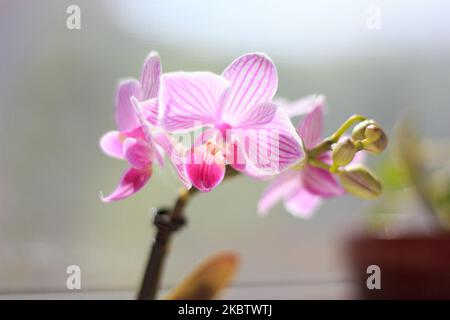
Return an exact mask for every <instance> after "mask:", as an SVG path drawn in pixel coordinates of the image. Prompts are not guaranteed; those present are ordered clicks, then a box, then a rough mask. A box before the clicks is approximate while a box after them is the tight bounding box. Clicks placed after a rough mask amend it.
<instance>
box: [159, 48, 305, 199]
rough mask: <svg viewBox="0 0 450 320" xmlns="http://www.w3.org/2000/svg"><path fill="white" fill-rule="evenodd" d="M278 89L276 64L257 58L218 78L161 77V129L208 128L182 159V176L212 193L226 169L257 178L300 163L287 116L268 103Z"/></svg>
mask: <svg viewBox="0 0 450 320" xmlns="http://www.w3.org/2000/svg"><path fill="white" fill-rule="evenodd" d="M277 86H278V76H277V71H276V68H275V65H274V64H273V63H272V61H271V60H270V59H269V58H268V57H267V56H266V55H264V54H261V53H250V54H246V55H243V56H241V57H239V58H237V59H236V60H235V61H234V62H233V63H232V64H231V65H230V66H229V67H228V68H226V70H225V71H224V72H223V73H222V75H220V76H219V75H216V74H213V73H210V72H189V73H188V72H176V73H169V74H165V75H163V76H162V80H161V90H160V99H159V101H160V105H161V110H162V114H163V115H162V119H161V122H162V127H163V128H164V129H166V130H168V131H173V132H186V131H192V130H194V129H196V128H209V129H207V130H206V131H205V132H204V133H203V134H202V135H201V137H200V139H199V140H197V141H196V142H195V143H194V144H193V146H192V148H191V149H190V150H189V151H188V152H187V153H186V155H185V168H186V174H187V176H188V178H189V179H190V181H191V182H192V184H193V185H194V186H195V187H196V188H198V189H199V190H200V191H205V192H206V191H210V190H212V189H213V188H214V187H215V186H217V185H218V184H219V183H220V182H221V181H222V179H223V177H224V175H225V168H226V165H227V164H229V165H232V166H233V167H234V168H235V169H237V170H240V171H242V172H244V173H245V174H248V175H251V176H255V177H259V176H266V175H268V174H269V175H273V174H277V173H279V172H281V171H282V170H284V169H285V168H287V167H289V166H291V165H294V164H296V163H298V162H299V161H301V160H302V159H303V158H304V155H305V153H304V151H303V148H302V143H301V139H300V138H299V137H298V135H297V133H296V132H295V128H294V127H293V125H292V123H291V122H290V120H289V117H288V116H287V114H286V113H285V112H284V111H283V110H282V109H281V108H279V107H277V106H276V105H275V104H273V103H272V102H271V101H272V98H273V96H274V95H275V93H276V91H277Z"/></svg>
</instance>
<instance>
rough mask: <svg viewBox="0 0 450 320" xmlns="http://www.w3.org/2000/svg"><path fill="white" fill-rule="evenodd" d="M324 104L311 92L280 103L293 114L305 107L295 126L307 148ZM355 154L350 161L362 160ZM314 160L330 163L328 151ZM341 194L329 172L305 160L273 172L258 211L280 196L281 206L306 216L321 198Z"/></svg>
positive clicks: (315, 137) (318, 132) (316, 134)
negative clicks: (298, 166)
mask: <svg viewBox="0 0 450 320" xmlns="http://www.w3.org/2000/svg"><path fill="white" fill-rule="evenodd" d="M324 105H325V99H324V97H322V96H317V97H313V96H311V97H308V98H306V99H302V100H300V101H298V102H295V103H292V104H289V105H286V106H284V107H283V108H285V109H286V110H290V111H291V115H293V116H294V115H298V114H302V113H305V112H308V111H309V112H308V113H307V115H306V116H305V118H304V119H303V121H300V123H299V125H298V127H297V132H298V134H299V135H300V137H301V138H302V140H303V143H304V144H305V147H306V148H307V149H311V148H313V147H315V146H316V145H317V144H318V143H319V142H320V141H321V139H322V128H323V109H324ZM288 113H289V112H288ZM359 154H360V153H359ZM359 154H358V155H357V157H355V159H354V160H353V162H352V163H355V162H361V161H362V159H361V156H360V155H359ZM318 160H321V161H323V162H325V163H328V164H331V154H330V152H327V153H324V154H322V155H321V156H319V159H318ZM343 194H345V191H344V189H343V188H342V186H341V185H340V184H339V182H338V181H337V180H336V179H335V177H334V176H333V175H332V174H331V173H330V172H328V171H327V170H324V169H320V168H316V167H313V166H311V165H308V164H307V165H306V166H305V167H304V168H303V169H301V170H288V171H286V172H283V173H282V174H280V175H279V176H277V177H276V178H275V179H274V180H273V181H272V183H271V184H270V185H269V187H268V188H267V189H266V190H265V192H264V193H263V195H262V197H261V199H260V201H259V203H258V211H259V213H260V214H262V215H266V214H267V213H268V211H269V210H270V209H271V208H272V207H273V205H274V204H275V203H277V202H278V201H280V200H284V206H285V208H286V210H287V211H289V212H290V213H291V214H293V215H294V216H298V217H302V218H309V217H311V216H312V214H313V213H314V212H315V211H316V210H317V209H318V207H319V206H320V204H321V202H322V199H323V198H330V197H335V196H340V195H343Z"/></svg>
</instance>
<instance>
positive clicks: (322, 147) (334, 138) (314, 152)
mask: <svg viewBox="0 0 450 320" xmlns="http://www.w3.org/2000/svg"><path fill="white" fill-rule="evenodd" d="M364 120H366V118H365V117H363V116H361V115H358V114H354V115H353V116H351V117H350V118H348V119H347V120H346V121H345V122H344V123H343V124H342V125H341V126H340V127H339V129H337V130H336V132H335V133H333V134H332V135H331V136H329V137H328V138H325V139H324V140H323V141H322V142H321V143H319V144H318V145H317V146H316V147H314V148H313V149H311V150H308V157H310V158H316V157H317V156H318V155H320V154H322V153H324V152H326V151H329V150H331V146H332V145H333V144H334V143H336V142H338V140H339V138H340V137H341V136H342V135H343V134H344V133H345V132H346V131H347V130H348V129H349V128H350V127H351V126H352V125H354V124H355V123H356V122H361V121H364Z"/></svg>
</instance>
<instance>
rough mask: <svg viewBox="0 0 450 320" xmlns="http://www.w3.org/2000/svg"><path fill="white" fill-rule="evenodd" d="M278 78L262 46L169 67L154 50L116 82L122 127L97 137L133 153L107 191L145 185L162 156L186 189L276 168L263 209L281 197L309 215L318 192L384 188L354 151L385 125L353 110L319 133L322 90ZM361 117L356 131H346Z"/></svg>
mask: <svg viewBox="0 0 450 320" xmlns="http://www.w3.org/2000/svg"><path fill="white" fill-rule="evenodd" d="M277 87H278V75H277V70H276V67H275V65H274V63H273V62H272V61H271V60H270V58H269V57H267V56H266V55H265V54H262V53H249V54H245V55H243V56H241V57H239V58H237V59H236V60H234V61H233V62H232V63H231V64H230V65H229V66H228V67H227V68H226V69H225V71H224V72H223V73H222V74H221V75H218V74H214V73H211V72H173V73H165V74H163V73H162V68H161V62H160V58H159V55H158V54H157V53H155V52H152V53H150V55H149V56H148V58H147V59H146V61H145V63H144V66H143V69H142V74H141V78H140V80H139V81H138V80H135V79H129V80H125V81H123V82H121V83H120V84H119V87H118V89H117V99H116V123H117V127H118V130H117V131H110V132H108V133H106V134H105V135H104V136H103V137H102V139H101V141H100V146H101V148H102V149H103V151H104V152H105V153H106V154H108V155H110V156H112V157H115V158H119V159H123V160H126V161H127V162H128V169H127V170H126V171H125V173H124V174H123V176H122V178H121V179H120V182H119V185H118V187H117V188H116V189H115V190H114V191H113V192H112V193H111V194H110V195H108V196H106V197H103V196H102V199H103V201H105V202H110V201H115V200H121V199H124V198H126V197H129V196H131V195H132V194H134V193H136V192H137V191H139V190H140V189H141V188H142V187H143V186H144V185H145V184H146V183H147V182H148V180H149V179H150V177H151V175H152V168H153V164H154V163H156V164H157V165H160V166H161V165H163V163H164V160H165V158H166V157H167V158H168V159H169V160H170V162H171V163H172V164H173V166H174V168H175V169H176V172H177V174H178V176H179V178H180V180H181V182H182V183H183V185H184V186H185V187H186V188H187V189H189V188H191V187H195V188H197V189H198V190H200V191H203V192H208V191H210V190H212V189H213V188H215V187H216V186H217V185H218V184H220V183H221V182H222V180H223V179H224V177H225V174H226V171H227V170H233V171H237V172H241V173H243V174H245V175H247V176H251V177H254V178H258V179H266V178H269V177H272V176H275V175H277V177H276V178H275V180H274V181H273V182H272V184H271V185H270V186H269V188H268V189H267V190H266V192H265V193H264V194H263V196H262V198H261V200H260V202H259V204H258V207H259V211H260V212H261V213H266V212H267V211H268V210H269V209H270V208H271V207H272V205H273V204H274V203H275V202H277V201H278V200H281V199H284V202H285V205H286V208H287V209H288V210H289V211H290V212H291V213H293V214H294V215H297V216H302V217H307V216H309V215H310V214H311V213H312V212H313V211H314V209H315V208H317V206H318V204H319V203H320V201H321V199H322V198H327V197H332V196H338V195H342V194H344V193H345V191H349V192H352V193H353V194H356V195H360V196H371V195H376V194H377V193H379V192H381V185H379V183H378V181H376V179H375V178H374V177H373V175H372V174H371V173H370V172H369V171H368V170H366V169H365V168H362V167H357V166H355V164H356V163H359V162H361V156H360V154H357V153H358V151H361V150H367V151H369V152H378V151H382V150H383V149H384V148H385V147H386V141H387V140H386V135H385V134H384V132H383V131H382V129H381V128H380V126H379V125H378V124H376V122H374V121H373V120H366V119H365V118H363V117H360V116H357V117H356V118H355V117H354V118H350V119H349V120H348V121H347V122H346V123H344V125H343V126H342V127H341V128H340V129H339V130H338V131H337V132H336V133H335V134H334V135H333V136H331V137H329V138H326V139H325V140H322V137H321V132H322V122H323V120H322V118H323V109H324V105H325V99H324V97H322V96H311V97H307V98H303V99H301V100H299V101H296V102H294V103H287V102H286V101H282V100H278V101H277V99H275V101H273V98H274V96H275V94H276V91H277ZM297 115H306V116H305V117H304V119H303V121H302V122H300V124H299V125H298V126H297V128H295V127H294V126H293V124H292V122H291V120H290V117H293V116H297ZM356 122H359V124H358V125H357V126H355V129H354V132H353V134H352V136H351V137H343V133H344V132H345V131H346V130H347V129H348V128H349V126H350V125H352V124H353V123H356ZM186 132H188V133H195V134H196V135H197V137H196V138H194V139H193V140H192V141H188V142H187V143H186V141H180V137H186V135H181V136H180V135H178V134H181V133H186ZM198 132H200V133H199V134H198ZM347 165H348V166H347ZM227 167H228V169H227ZM361 170H362V174H358V172H359V173H361V172H360V171H361ZM336 177H339V178H340V181H338V180H337V178H336ZM376 183H378V185H379V187H378V185H377V187H374V185H375V184H376Z"/></svg>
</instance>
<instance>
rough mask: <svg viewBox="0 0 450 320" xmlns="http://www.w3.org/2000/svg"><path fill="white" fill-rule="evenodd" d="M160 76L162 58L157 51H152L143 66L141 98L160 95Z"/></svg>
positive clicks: (145, 98) (146, 98)
mask: <svg viewBox="0 0 450 320" xmlns="http://www.w3.org/2000/svg"><path fill="white" fill-rule="evenodd" d="M160 76H161V59H160V58H159V54H158V53H157V52H156V51H152V52H150V54H149V55H148V57H147V59H146V60H145V62H144V67H143V68H142V73H141V95H140V100H148V99H150V98H156V97H157V96H158V91H159V81H160V79H159V78H160Z"/></svg>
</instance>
